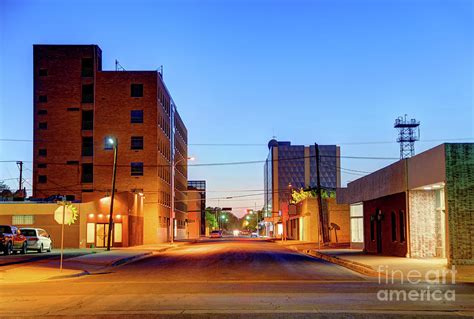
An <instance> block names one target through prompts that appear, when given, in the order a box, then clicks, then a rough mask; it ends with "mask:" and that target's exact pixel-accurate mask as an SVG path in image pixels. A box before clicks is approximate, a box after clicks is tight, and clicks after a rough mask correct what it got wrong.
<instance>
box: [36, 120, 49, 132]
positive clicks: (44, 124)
mask: <svg viewBox="0 0 474 319" xmlns="http://www.w3.org/2000/svg"><path fill="white" fill-rule="evenodd" d="M38 128H39V129H40V130H47V129H48V122H40V123H39V124H38Z"/></svg>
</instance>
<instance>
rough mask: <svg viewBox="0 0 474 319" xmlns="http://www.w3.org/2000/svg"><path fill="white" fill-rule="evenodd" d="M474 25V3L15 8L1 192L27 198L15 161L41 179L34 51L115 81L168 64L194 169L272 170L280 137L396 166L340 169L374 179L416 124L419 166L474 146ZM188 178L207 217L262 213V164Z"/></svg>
mask: <svg viewBox="0 0 474 319" xmlns="http://www.w3.org/2000/svg"><path fill="white" fill-rule="evenodd" d="M472 12H473V2H472V1H469V0H465V1H456V0H450V1H447V0H446V1H430V0H420V1H406V0H398V1H389V0H382V1H375V0H373V1H357V0H353V1H349V0H347V1H337V0H336V1H334V0H331V1H329V0H327V1H127V2H125V1H88V0H81V1H22V0H13V1H12V0H2V1H0V37H1V38H0V49H1V50H0V112H1V113H0V161H4V162H0V180H5V183H7V184H8V185H10V186H11V187H12V188H16V185H17V180H15V178H17V177H18V169H17V167H16V165H15V163H13V162H5V161H17V160H23V161H25V162H26V163H25V167H26V168H27V169H30V170H26V171H25V174H26V177H27V178H28V179H29V180H30V179H31V168H32V167H31V165H32V163H31V161H32V147H33V145H32V142H31V140H32V134H33V127H32V123H33V111H32V109H33V103H32V101H33V98H32V94H33V88H32V85H33V71H32V55H33V44H97V45H99V46H100V47H101V49H102V52H103V69H105V70H112V69H114V61H115V59H117V60H118V61H120V64H121V65H122V66H123V67H124V68H125V69H126V70H156V69H158V68H159V67H160V65H163V66H164V80H165V82H166V85H167V87H168V89H169V90H170V92H171V95H172V96H173V99H174V101H175V103H176V104H177V107H178V110H179V112H180V115H181V117H182V118H183V120H184V122H185V124H186V126H187V129H188V136H189V154H190V155H193V156H195V157H196V161H195V162H194V163H193V164H207V163H226V162H238V161H264V160H265V158H266V157H267V153H268V148H267V143H268V141H269V140H270V139H271V138H272V136H276V139H278V140H282V141H291V142H292V144H306V145H307V144H313V143H315V142H318V143H320V144H337V145H340V146H341V155H342V156H368V157H387V158H393V159H386V160H375V159H365V160H361V159H347V158H343V159H342V160H341V166H342V167H343V168H346V169H352V170H359V171H367V172H372V171H374V170H376V169H379V168H381V167H383V166H386V165H388V164H390V163H392V162H394V161H395V159H396V158H398V157H399V145H398V144H397V143H396V142H395V140H396V135H397V132H396V130H395V129H394V128H393V123H394V120H395V119H396V118H397V117H398V116H401V115H404V114H408V117H409V118H412V117H415V118H416V119H417V120H419V121H421V139H422V140H421V141H420V142H417V143H416V152H417V153H419V152H421V151H423V150H426V149H429V148H431V147H433V146H436V145H438V144H440V143H442V142H443V141H448V142H454V141H456V140H458V141H464V142H466V141H474V129H473V127H474V124H473V123H474V114H473V95H472V89H473V30H474V28H473V15H472ZM8 139H13V140H25V141H8ZM374 142H380V143H374ZM64 143H67V141H64ZM200 144H201V145H200ZM202 144H217V145H202ZM222 144H225V145H222ZM58 147H60V145H58ZM359 176H361V175H358V174H357V175H354V174H353V173H351V174H349V173H346V172H343V173H342V178H343V185H345V184H346V183H347V182H348V181H351V180H354V179H356V178H358V177H359ZM189 179H190V180H191V179H204V180H206V181H207V187H208V193H207V197H208V198H209V199H210V200H208V202H207V204H208V206H217V205H218V204H219V205H220V206H225V207H230V206H232V207H235V208H236V210H235V212H236V213H237V214H240V213H241V212H242V211H243V208H244V207H252V208H253V207H254V206H255V205H257V208H261V207H262V205H263V194H262V193H263V163H254V164H245V165H232V166H226V165H223V166H195V167H190V168H189ZM26 186H27V188H28V187H30V188H31V186H29V184H26ZM247 194H249V195H250V194H255V195H252V196H249V197H242V198H237V199H232V200H228V199H224V198H225V197H228V196H236V195H247ZM216 198H222V199H220V200H219V201H218V200H217V199H216Z"/></svg>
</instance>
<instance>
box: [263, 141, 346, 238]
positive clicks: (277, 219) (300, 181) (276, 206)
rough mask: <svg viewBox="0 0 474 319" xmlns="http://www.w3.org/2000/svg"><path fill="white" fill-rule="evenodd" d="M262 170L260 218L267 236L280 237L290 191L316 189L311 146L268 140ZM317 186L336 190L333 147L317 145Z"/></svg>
mask: <svg viewBox="0 0 474 319" xmlns="http://www.w3.org/2000/svg"><path fill="white" fill-rule="evenodd" d="M268 149H269V152H268V157H267V160H266V161H265V168H264V189H265V194H264V197H265V198H264V216H265V228H266V234H267V235H268V236H276V235H281V234H282V233H283V224H284V223H282V222H283V220H282V219H284V218H285V215H286V216H288V214H289V201H290V196H291V191H292V190H298V189H301V188H303V189H306V188H312V187H316V186H317V167H316V151H315V146H314V145H310V146H304V145H291V142H279V141H276V140H274V139H273V140H271V141H270V142H269V143H268ZM319 154H320V167H319V171H320V181H321V186H322V187H324V188H329V189H336V188H337V187H340V184H341V175H340V169H339V167H340V156H339V155H340V151H339V146H336V145H319ZM286 219H288V218H286Z"/></svg>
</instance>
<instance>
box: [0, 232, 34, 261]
mask: <svg viewBox="0 0 474 319" xmlns="http://www.w3.org/2000/svg"><path fill="white" fill-rule="evenodd" d="M27 248H28V247H27V242H26V237H25V236H23V235H22V234H21V232H20V230H19V229H18V228H17V227H15V226H11V225H0V250H1V251H3V254H4V255H11V254H12V253H13V252H14V251H19V252H20V253H21V254H26V250H27Z"/></svg>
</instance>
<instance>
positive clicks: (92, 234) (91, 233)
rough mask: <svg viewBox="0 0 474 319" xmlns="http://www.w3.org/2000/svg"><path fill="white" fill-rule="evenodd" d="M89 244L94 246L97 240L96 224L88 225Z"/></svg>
mask: <svg viewBox="0 0 474 319" xmlns="http://www.w3.org/2000/svg"><path fill="white" fill-rule="evenodd" d="M86 232H87V239H86V241H87V243H88V244H93V243H94V238H95V224H94V223H87V231H86Z"/></svg>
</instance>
